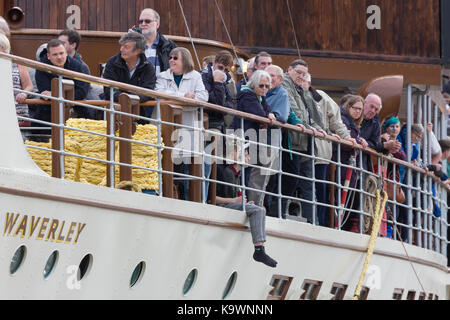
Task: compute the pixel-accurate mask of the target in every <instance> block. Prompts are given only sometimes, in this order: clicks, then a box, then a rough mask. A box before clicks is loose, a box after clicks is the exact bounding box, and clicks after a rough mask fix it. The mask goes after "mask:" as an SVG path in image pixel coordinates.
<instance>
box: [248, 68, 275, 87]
mask: <svg viewBox="0 0 450 320" xmlns="http://www.w3.org/2000/svg"><path fill="white" fill-rule="evenodd" d="M262 78H266V79H267V80H269V90H270V89H272V78H271V77H270V74H268V73H267V72H266V71H264V70H256V71H255V72H254V73H253V74H252V77H251V78H250V79H249V80H248V82H247V86H249V87H250V88H252V89H255V88H256V87H257V86H258V85H259V83H260V82H261V79H262Z"/></svg>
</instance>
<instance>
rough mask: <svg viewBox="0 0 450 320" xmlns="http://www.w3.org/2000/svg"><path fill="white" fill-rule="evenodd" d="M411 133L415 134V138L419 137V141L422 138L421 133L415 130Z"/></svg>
mask: <svg viewBox="0 0 450 320" xmlns="http://www.w3.org/2000/svg"><path fill="white" fill-rule="evenodd" d="M411 133H414V135H415V136H416V138H417V139H419V141H420V140H422V138H423V134H420V133H417V132H415V131H412V132H411Z"/></svg>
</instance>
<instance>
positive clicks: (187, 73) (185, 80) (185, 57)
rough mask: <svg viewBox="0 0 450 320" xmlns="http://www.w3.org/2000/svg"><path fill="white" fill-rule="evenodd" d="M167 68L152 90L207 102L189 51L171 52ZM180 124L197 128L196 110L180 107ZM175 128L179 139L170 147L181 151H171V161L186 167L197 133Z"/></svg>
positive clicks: (205, 93) (196, 146) (193, 149)
mask: <svg viewBox="0 0 450 320" xmlns="http://www.w3.org/2000/svg"><path fill="white" fill-rule="evenodd" d="M169 66H170V69H167V70H166V71H164V72H161V73H159V74H158V77H157V80H156V87H155V90H156V91H159V92H163V93H167V94H171V95H174V96H177V97H184V98H190V99H195V100H199V101H204V102H207V101H208V91H207V90H206V89H205V86H204V85H203V80H202V76H201V74H200V73H199V72H197V71H195V70H194V61H193V60H192V56H191V53H190V52H189V50H187V49H186V48H183V47H177V48H175V49H173V50H172V51H171V52H170V55H169ZM182 124H183V125H186V126H190V127H194V128H201V124H200V121H199V110H198V108H195V107H187V106H184V107H183V112H182ZM175 129H176V130H177V132H178V133H179V134H178V136H179V137H182V139H179V140H178V141H177V142H176V144H175V145H174V147H177V148H182V149H183V150H185V151H184V152H183V151H177V150H174V151H172V159H173V160H174V163H177V162H178V161H182V163H184V164H189V163H190V157H191V154H190V152H189V151H197V152H200V151H201V149H200V148H199V142H200V133H201V131H197V130H195V131H194V130H192V129H185V128H181V129H180V128H175ZM177 160H178V161H177ZM178 164H179V163H178ZM186 168H189V166H185V169H184V172H185V173H188V172H189V171H188V170H187V169H186ZM186 189H187V188H185V191H187V190H186ZM185 198H186V197H185Z"/></svg>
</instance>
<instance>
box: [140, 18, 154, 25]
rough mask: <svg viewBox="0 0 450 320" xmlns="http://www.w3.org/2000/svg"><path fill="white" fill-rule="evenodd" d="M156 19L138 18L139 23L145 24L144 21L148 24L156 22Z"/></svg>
mask: <svg viewBox="0 0 450 320" xmlns="http://www.w3.org/2000/svg"><path fill="white" fill-rule="evenodd" d="M155 21H156V20H151V19H142V20H138V22H139V24H143V23H144V22H145V23H146V24H150V23H152V22H155Z"/></svg>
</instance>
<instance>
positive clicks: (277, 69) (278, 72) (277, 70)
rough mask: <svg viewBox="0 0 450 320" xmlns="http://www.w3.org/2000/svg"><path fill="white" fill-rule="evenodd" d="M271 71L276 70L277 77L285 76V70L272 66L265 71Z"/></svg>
mask: <svg viewBox="0 0 450 320" xmlns="http://www.w3.org/2000/svg"><path fill="white" fill-rule="evenodd" d="M270 69H274V70H275V71H276V72H277V76H279V77H281V76H283V69H281V68H280V67H279V66H277V65H275V64H271V65H270V66H267V67H266V68H265V69H264V71H269V70H270Z"/></svg>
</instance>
